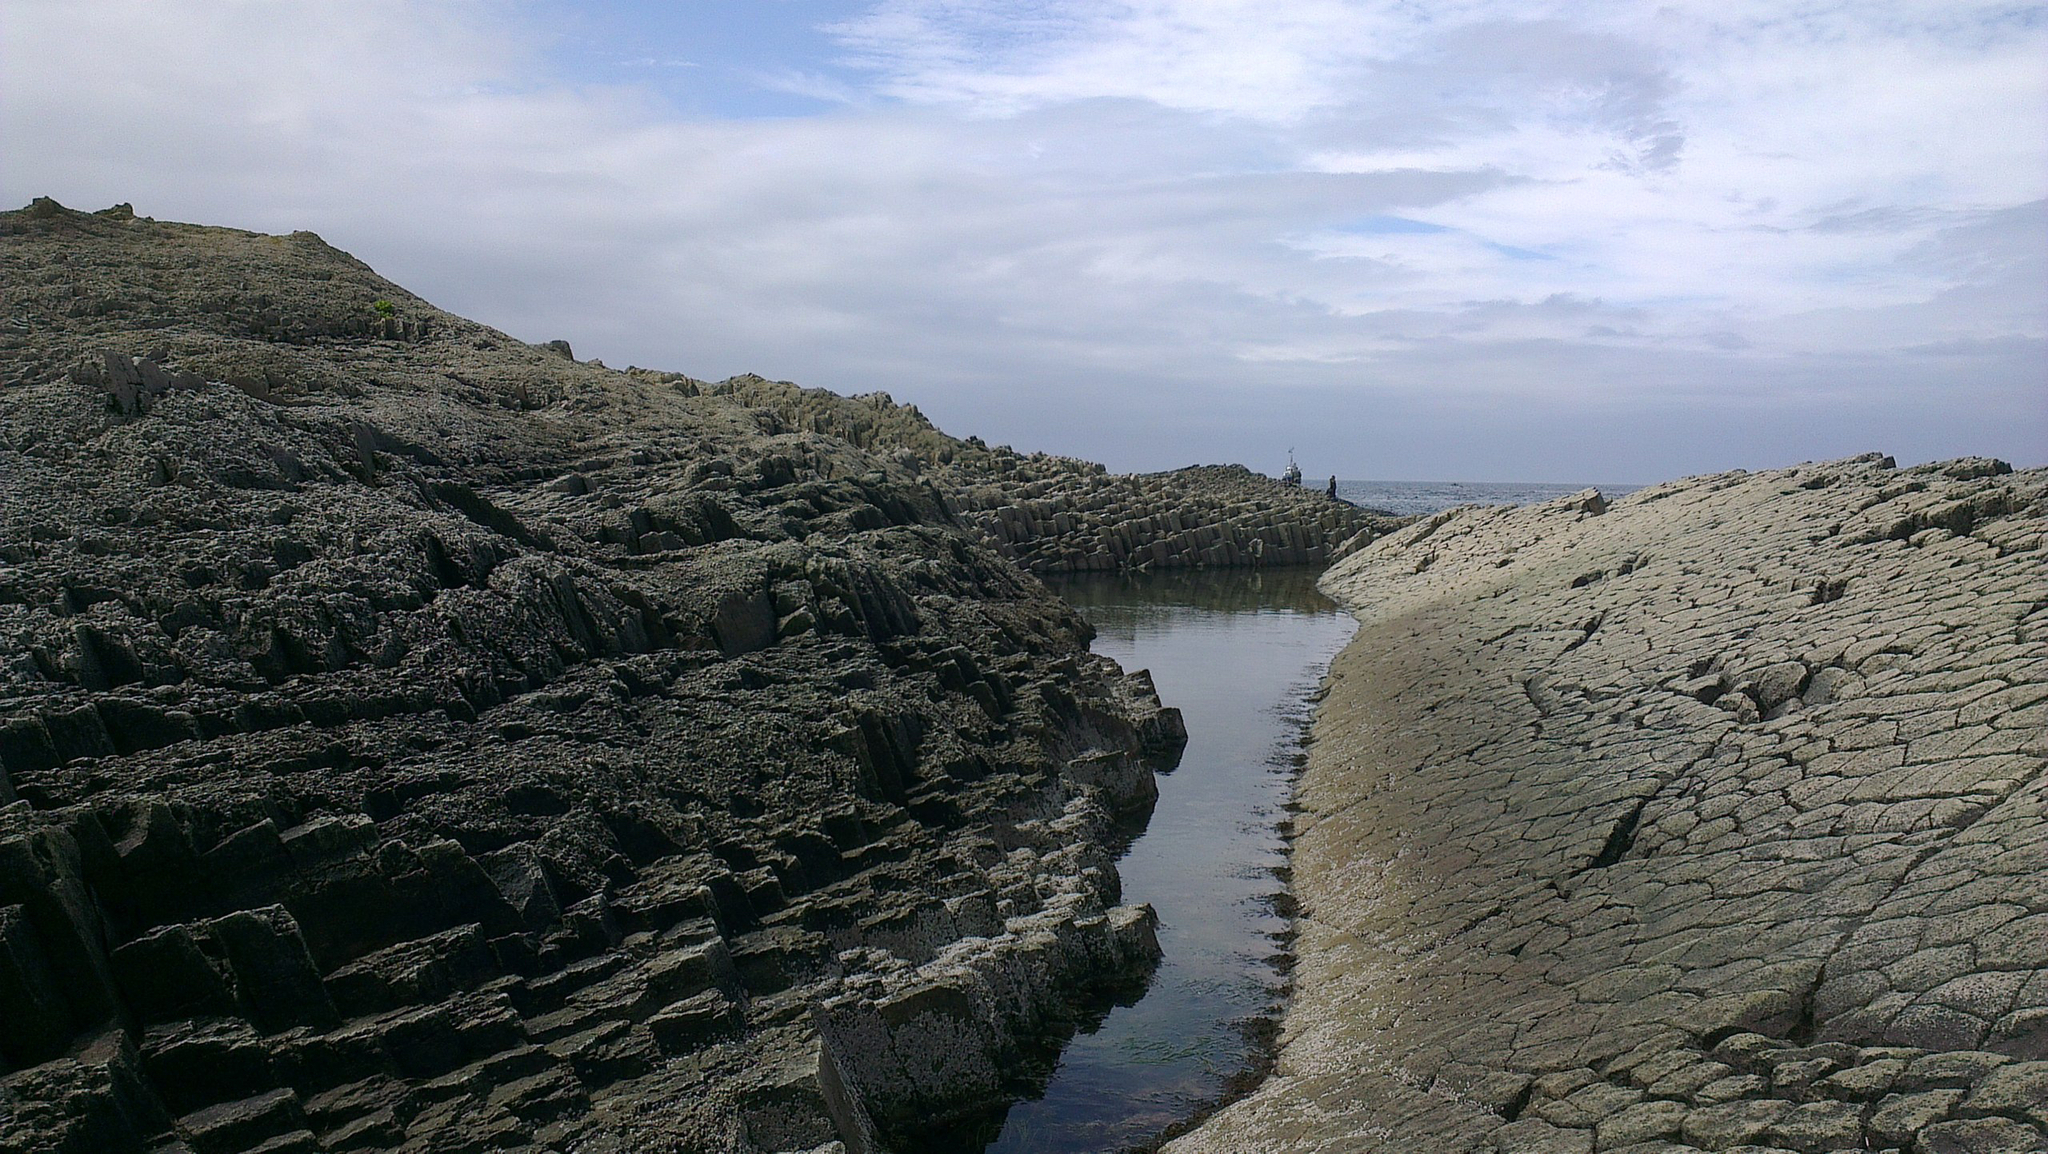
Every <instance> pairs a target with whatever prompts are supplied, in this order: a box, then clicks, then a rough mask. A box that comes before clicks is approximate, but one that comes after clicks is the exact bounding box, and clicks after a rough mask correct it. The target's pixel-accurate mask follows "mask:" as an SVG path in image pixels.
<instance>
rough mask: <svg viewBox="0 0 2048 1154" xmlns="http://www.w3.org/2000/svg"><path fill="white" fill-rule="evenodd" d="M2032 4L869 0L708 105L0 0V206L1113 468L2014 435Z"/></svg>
mask: <svg viewBox="0 0 2048 1154" xmlns="http://www.w3.org/2000/svg"><path fill="white" fill-rule="evenodd" d="M2028 11H2030V9H2026V8H2021V7H2010V6H1998V5H1989V4H1964V3H1950V2H1944V3H1906V2H1898V3H1889V4H1886V3H1866V4H1859V5H1856V6H1849V7H1843V6H1839V5H1834V4H1811V5H1788V4H1785V3H1782V2H1765V0H1733V2H1729V0H1723V2H1720V3H1714V4H1707V3H1704V2H1698V3H1693V2H1686V3H1674V4H1664V5H1661V6H1657V7H1651V6H1621V7H1612V8H1601V9H1599V10H1598V11H1597V12H1595V13H1592V14H1590V15H1589V14H1588V13H1587V12H1585V11H1584V10H1583V6H1579V5H1565V4H1561V3H1558V4H1545V3H1528V4H1509V3H1505V2H1503V0H1470V2H1463V3H1460V2H1445V3H1437V4H1431V5H1428V6H1426V7H1421V6H1416V5H1412V4H1405V3H1386V4H1353V3H1340V2H1338V0H1298V2H1295V3H1288V4H1279V5H1275V4H1272V3H1266V4H1262V5H1252V4H1248V3H1237V2H1232V0H1202V2H1192V0H1189V2H1180V3H1166V2H1164V0H1146V2H1142V3H1140V2H1133V3H1123V4H1100V3H1088V4H1080V3H1059V2H1037V3H1024V2H1022V0H947V2H945V3H938V2H936V0H933V2H914V0H894V2H891V3H885V4H881V5H879V6H877V7H876V8H875V9H874V10H873V11H872V12H871V13H870V14H868V15H867V16H864V17H862V18H859V19H857V20H854V21H850V22H848V23H847V24H845V25H844V26H842V27H841V28H840V30H839V34H840V37H841V41H842V44H843V46H844V48H845V51H846V52H847V53H848V54H850V56H851V57H852V58H853V59H854V60H855V61H856V62H857V65H858V67H856V68H855V69H854V70H853V71H852V72H851V73H849V72H848V71H847V70H846V69H845V67H843V62H839V63H835V62H833V61H816V60H812V61H807V60H791V61H789V62H788V67H787V68H786V69H783V70H778V71H775V72H773V73H772V74H764V75H761V76H758V77H757V78H756V80H757V83H759V84H761V85H762V86H763V87H767V88H773V89H777V90H780V91H789V92H803V93H806V94H808V95H811V96H814V97H817V98H819V99H824V100H830V101H833V102H835V103H836V104H837V106H838V107H837V110H836V111H831V112H828V113H823V114H819V115H815V116H809V117H794V118H784V119H726V120H718V119H702V118H699V119H684V118H680V117H678V116H677V115H675V114H674V113H673V112H671V111H670V110H669V108H668V106H667V105H665V104H664V103H663V102H662V101H660V100H659V99H657V98H656V97H655V96H654V95H653V94H652V93H651V92H647V91H643V90H641V89H638V88H635V87H632V86H630V85H616V86H609V87H605V86H590V85H587V84H586V85H572V84H569V83H567V82H565V81H563V80H561V79H558V78H554V77H551V76H550V74H549V73H548V71H547V69H548V67H549V65H548V63H547V61H548V58H547V56H546V52H545V50H546V47H547V44H548V37H547V36H546V35H545V33H544V31H543V30H542V29H540V28H538V27H536V26H533V25H530V24H527V23H524V22H523V21H524V20H525V14H526V10H525V9H523V8H520V7H516V6H514V5H512V4H510V3H499V4H485V5H476V4H461V3H454V2H452V0H449V2H442V0H407V2H405V3H393V4H387V5H377V6H371V7H369V8H364V7H362V6H360V5H354V4H342V3H303V4H294V5H291V6H289V7H285V6H278V5H269V4H256V3H209V4H198V3H169V2H164V0H157V2H142V0H128V2H125V3H123V2H115V0H109V2H105V3H98V4H94V5H89V6H87V5H76V4H69V3H49V2H43V0H18V2H17V3H15V4H14V5H12V6H11V11H10V16H9V20H8V26H7V31H6V36H5V40H4V44H0V53H4V72H0V139H4V140H5V141H6V143H5V145H4V147H5V148H6V150H7V162H6V164H5V165H4V166H0V191H4V192H5V193H6V195H7V196H8V198H9V199H11V200H13V201H15V202H25V201H26V200H27V199H28V198H29V197H30V196H33V195H42V194H51V195H56V196H57V197H58V198H59V199H62V200H66V201H67V202H77V203H79V204H82V205H83V206H85V207H97V206H99V205H101V204H104V203H109V202H112V201H115V200H132V201H134V202H135V203H136V205H137V208H138V209H139V210H140V211H144V212H147V213H151V214H154V215H158V216H163V217H170V218H180V219H196V220H203V221H208V222H214V223H224V224H233V225H237V226H241V227H255V228H266V229H273V230H284V229H292V228H305V227H310V228H314V229H316V230H318V231H320V232H322V233H323V234H324V235H326V236H327V237H328V239H329V240H331V241H334V242H335V243H337V244H341V245H342V246H343V247H347V248H350V249H351V250H353V251H355V252H356V253H357V255H359V256H362V257H364V258H365V259H367V260H369V261H371V263H373V264H374V265H376V266H377V267H378V268H379V269H380V270H381V271H384V272H385V273H386V274H387V275H390V276H392V277H393V278H394V279H398V280H400V281H403V282H405V283H407V284H408V285H409V286H410V287H413V288H415V289H416V290H419V291H421V292H423V293H425V294H426V295H428V296H430V297H432V298H434V299H435V300H436V301H437V302H438V303H441V304H443V305H445V306H447V307H451V308H455V309H457V310H458V311H463V312H465V313H468V314H470V315H474V316H477V317H479V318H480V319H484V320H487V321H490V322H492V323H495V324H498V325H500V326H502V327H505V328H507V329H509V330H511V331H513V332H515V333H517V334H518V335H521V336H524V337H527V338H530V339H544V338H548V337H554V336H566V337H568V338H570V339H571V340H572V341H574V343H575V344H576V345H577V347H578V349H579V351H582V352H585V353H590V354H596V355H600V356H603V357H605V358H606V359H607V360H608V361H610V362H612V363H623V362H626V361H638V362H640V363H648V364H659V365H663V366H665V367H674V368H680V369H684V370H687V371H691V372H694V373H697V374H699V375H723V374H725V373H728V372H734V371H739V370H742V369H756V370H759V371H763V372H767V373H770V374H773V375H783V376H791V377H795V378H797V379H800V380H803V381H805V382H806V383H815V384H823V385H827V386H831V387H837V388H842V389H846V390H859V389H867V388H874V387H888V388H891V389H893V390H894V391H895V392H897V393H898V394H899V395H902V396H906V397H908V398H910V399H915V400H917V401H918V402H919V403H920V404H921V405H923V406H924V407H925V408H926V409H927V411H930V412H933V413H934V414H936V415H938V416H940V417H941V418H942V419H943V420H945V421H947V422H948V423H949V424H951V425H953V426H955V427H956V428H957V431H960V432H962V433H965V432H981V433H983V434H984V435H989V436H991V437H992V439H996V440H1017V441H1019V442H1020V443H1028V444H1030V445H1031V446H1032V447H1045V448H1052V449H1056V450H1061V451H1075V452H1084V453H1090V454H1094V455H1097V456H1101V457H1106V458H1108V459H1110V460H1111V461H1112V463H1115V464H1119V465H1124V466H1145V467H1163V466H1166V465H1170V464H1174V463H1179V462H1181V461H1183V460H1186V459H1192V458H1196V457H1205V458H1212V457H1224V456H1251V457H1254V458H1255V463H1264V462H1265V459H1266V458H1267V457H1270V456H1271V455H1272V454H1273V453H1274V452H1275V451H1276V446H1277V447H1279V448H1284V447H1285V445H1286V444H1288V443H1299V442H1301V441H1304V440H1306V439H1307V437H1306V436H1304V434H1303V432H1302V430H1303V429H1311V430H1314V433H1313V435H1316V436H1321V437H1324V438H1326V444H1325V445H1324V447H1323V449H1322V451H1323V452H1326V453H1328V454H1332V455H1336V454H1343V453H1356V454H1357V456H1355V457H1351V456H1337V457H1334V459H1333V466H1334V467H1337V468H1338V471H1342V472H1346V473H1347V474H1349V473H1360V474H1363V473H1372V472H1378V473H1381V474H1387V473H1400V472H1406V473H1409V474H1411V475H1416V474H1427V473H1437V474H1439V475H1441V474H1444V473H1463V474H1465V475H1468V476H1501V475H1504V474H1509V473H1513V472H1516V471H1520V472H1524V473H1528V474H1532V475H1533V474H1541V475H1544V476H1554V477H1572V476H1577V477H1580V478H1584V477H1586V476H1587V475H1588V471H1589V470H1590V471H1592V472H1594V473H1600V472H1606V473H1607V474H1608V475H1607V477H1606V478H1604V479H1617V478H1620V477H1624V476H1625V475H1626V474H1627V473H1628V472H1630V471H1633V472H1634V474H1635V475H1637V476H1641V477H1650V476H1655V475H1661V474H1662V473H1664V472H1666V471H1670V469H1674V468H1678V467H1685V468H1693V467H1720V466H1726V465H1733V464H1767V463H1770V461H1771V460H1772V459H1774V458H1770V457H1761V458H1760V457H1759V456H1758V454H1760V453H1764V452H1774V453H1783V452H1794V453H1797V454H1798V455H1801V456H1817V455H1823V454H1824V453H1826V452H1830V451H1834V450H1835V449H1840V450H1841V451H1845V452H1846V451H1858V450H1860V449H1861V448H1864V447H1869V446H1870V445H1872V444H1873V442H1871V441H1867V440H1865V441H1857V440H1851V441H1847V442H1846V443H1838V442H1839V441H1840V440H1841V438H1845V437H1849V436H1851V435H1852V434H1853V435H1855V436H1866V435H1875V434H1887V436H1886V437H1885V438H1883V440H1884V442H1885V443H1884V446H1883V447H1886V448H1887V449H1889V450H1890V451H1895V452H1899V453H1900V454H1901V455H1902V456H1907V457H1911V456H1914V455H1916V454H1925V455H1935V454H1941V453H1952V452H1962V451H1966V450H1979V451H1993V452H2004V453H2006V454H2008V455H2014V456H2019V457H2022V458H2027V457H2029V456H2030V455H2031V457H2032V458H2035V459H2038V458H2039V457H2040V456H2041V455H2042V453H2041V450H2040V446H2041V445H2042V444H2043V443H2048V427H2044V422H2048V417H2044V415H2043V414H2042V413H2041V411H2040V410H2041V405H2040V404H2039V402H2038V398H2039V397H2040V396H2042V395H2043V393H2044V391H2048V389H2044V386H2048V381H2044V380H2043V373H2042V369H2041V365H2042V363H2043V362H2042V359H2041V356H2040V350H2041V348H2042V342H2043V341H2044V340H2048V290H2044V289H2043V287H2042V286H2043V284H2048V277H2044V276H2042V275H2040V274H2041V273H2042V272H2043V271H2044V270H2043V269H2042V268H2041V264H2042V259H2041V256H2042V254H2043V253H2044V251H2048V244H2044V243H2043V238H2042V237H2041V230H2042V228H2043V222H2044V220H2048V212H2044V209H2043V200H2044V198H2048V143H2044V142H2048V131H2044V129H2048V84H2044V72H2048V69H2044V66H2043V65H2042V64H2041V61H2042V60H2044V59H2048V51H2044V50H2048V31H2044V29H2043V27H2041V23H2042V22H2040V21H2038V20H2031V21H2030V20H2029V19H2027V18H2025V17H2026V13H2027V12H2028ZM618 55H620V56H622V57H624V56H635V57H636V58H637V55H638V54H637V53H628V52H621V53H619V54H618ZM644 71H645V70H644V69H643V70H636V71H629V72H628V73H626V74H625V75H627V76H629V77H631V76H633V75H635V74H636V72H644ZM849 77H851V79H850V80H849ZM2030 396H2031V397H2033V398H2035V403H2034V405H2033V406H2032V409H2031V412H2029V411H2027V405H2026V399H2027V398H2028V397H2030ZM1935 397H1939V398H1941V403H1939V404H1937V403H1934V402H1933V401H1931V400H1930V398H1935ZM2015 406H2017V407H2018V408H2019V409H2020V410H2021V411H2019V412H2018V413H2017V415H2014V414H2013V413H2012V412H2010V410H2013V409H2014V408H2015ZM2001 410H2004V411H2001ZM1566 412H1573V413H1576V414H1577V415H1578V416H1579V417H1581V418H1583V419H1586V420H1590V421H1594V422H1595V423H1597V424H1599V426H1600V427H1601V428H1605V429H1607V430H1609V431H1610V434H1611V435H1607V436H1605V437H1604V438H1602V437H1593V438H1591V439H1589V436H1590V435H1582V434H1581V433H1578V432H1574V431H1573V430H1572V428H1571V427H1570V424H1569V421H1568V420H1567V419H1566V417H1565V416H1563V415H1562V414H1564V413H1566ZM1786 413H1805V414H1808V416H1807V417H1806V418H1802V420H1810V421H1811V422H1813V424H1812V425H1811V426H1810V427H1809V428H1807V430H1806V432H1805V434H1804V435H1805V436H1807V438H1808V439H1807V440H1806V441H1804V442H1802V441H1799V440H1798V439H1797V438H1796V437H1794V436H1792V434H1790V433H1785V434H1782V435H1779V434H1776V433H1774V434H1773V435H1772V436H1769V437H1764V436H1762V435H1760V434H1759V433H1758V432H1757V427H1758V426H1757V421H1758V420H1759V419H1761V417H1760V416H1759V415H1760V414H1763V415H1770V414H1777V415H1779V416H1782V415H1783V414H1786ZM1516 414H1520V416H1519V417H1517V416H1516ZM1774 419H1775V418H1774ZM1546 422H1547V423H1546ZM1623 428H1627V429H1630V430H1634V431H1632V432H1631V433H1629V434H1628V435H1626V436H1623V435H1621V434H1620V433H1619V432H1616V430H1620V429H1623ZM1139 429H1143V430H1144V432H1143V434H1142V435H1140V434H1139V433H1138V432H1137V430H1139ZM1397 429H1399V430H1402V431H1400V432H1399V433H1398V435H1397V434H1396V432H1395V430H1397ZM1534 429H1549V430H1550V433H1551V439H1550V440H1548V441H1545V440H1543V439H1541V438H1532V437H1531V436H1530V430H1534ZM1643 430H1649V431H1650V432H1649V433H1648V434H1647V435H1648V436H1649V439H1648V440H1647V441H1645V440H1644V439H1643V436H1644V435H1645V434H1643V433H1642V431H1643ZM1659 430H1661V431H1659ZM1659 437H1662V438H1664V440H1661V441H1660V440H1658V439H1657V438H1659ZM1802 445H1804V446H1806V447H1804V448H1802V447H1800V446H1802ZM1346 446H1350V448H1347V447H1346ZM1587 452H1601V453H1605V454H1606V457H1605V458H1602V459H1600V460H1584V459H1581V458H1580V457H1579V456H1578V454H1583V453H1587ZM1369 454H1397V455H1394V456H1384V455H1374V456H1369ZM1687 454H1690V455H1687ZM1353 460H1357V461H1359V462H1361V463H1359V464H1356V465H1354V464H1351V463H1349V462H1351V461H1353ZM1371 461H1379V462H1381V463H1380V464H1378V465H1373V464H1371V463H1370V462H1371ZM1432 462H1440V463H1441V467H1440V468H1429V467H1426V466H1428V465H1429V464H1430V463H1432ZM1679 462H1683V464H1682V465H1680V464H1679ZM1667 466H1668V467H1667ZM1594 479H1602V478H1600V477H1595V478H1594Z"/></svg>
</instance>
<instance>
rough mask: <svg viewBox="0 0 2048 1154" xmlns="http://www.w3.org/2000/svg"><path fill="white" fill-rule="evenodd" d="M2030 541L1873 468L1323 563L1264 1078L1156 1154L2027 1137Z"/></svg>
mask: <svg viewBox="0 0 2048 1154" xmlns="http://www.w3.org/2000/svg"><path fill="white" fill-rule="evenodd" d="M2044 539H2048V470H2042V469H2030V470H2024V471H2018V472H2015V471H2013V470H2012V469H2011V468H2010V467H2009V466H2007V465H2006V464H2005V463H2003V462H1999V461H1993V460H1988V459H1983V458H1967V459H1963V460H1958V461H1951V462H1943V463H1938V464H1932V465H1925V466H1920V467H1916V468H1910V469H1898V468H1895V467H1894V465H1893V462H1892V461H1891V460H1890V459H1889V458H1883V457H1879V456H1876V455H1874V454H1873V455H1869V456H1865V457H1860V458H1853V459H1849V460H1843V461H1832V462H1824V463H1817V464H1808V465H1802V466H1799V467H1797V468H1793V469H1784V470H1775V471H1770V472H1761V473H1754V474H1752V473H1741V472H1737V473H1729V474H1723V475H1718V476H1708V477H1697V478H1692V479H1688V480H1683V481H1675V482H1671V483H1668V484H1663V485H1658V486H1654V487H1652V488H1649V489H1645V490H1641V491H1638V492H1636V493H1633V494H1630V495H1628V496H1626V497H1624V498H1621V499H1619V500H1616V501H1612V502H1609V501H1607V500H1606V499H1605V498H1603V497H1602V496H1601V495H1600V494H1599V493H1597V492H1594V491H1587V492H1585V493H1581V494H1577V495H1575V496H1573V497H1569V498H1565V499H1562V500H1557V501H1552V502H1550V503H1548V504H1544V505H1539V506H1534V507H1529V508H1521V509H1515V508H1467V509H1460V510H1454V511H1451V512H1448V513H1445V514H1441V515H1438V516H1435V517H1432V518H1429V519H1427V520H1425V521H1422V522H1419V523H1417V524H1415V525H1413V526H1410V527H1408V528H1406V529H1403V530H1401V531H1398V532H1395V533H1393V534H1391V535H1389V536H1387V537H1385V538H1383V539H1382V540H1380V541H1378V542H1376V543H1374V544H1372V545H1370V546H1368V547H1367V548H1365V549H1363V550H1362V551H1360V552H1359V553H1358V554H1356V555H1355V556H1353V557H1351V558H1349V559H1348V560H1346V561H1343V562H1341V563H1340V564H1338V565H1337V566H1335V567H1334V568H1332V569H1331V570H1330V571H1329V572H1328V573H1327V574H1326V575H1325V576H1324V578H1323V587H1324V589H1325V590H1326V591H1327V592H1330V593H1331V594H1333V595H1334V596H1336V597H1338V598H1339V599H1340V600H1342V601H1343V602H1345V603H1346V604H1347V605H1348V606H1350V607H1351V608H1352V609H1353V611H1354V612H1355V613H1356V614H1357V616H1358V617H1359V619H1360V621H1361V627H1360V630H1359V633H1358V635H1357V639H1356V640H1355V641H1354V642H1353V644H1352V645H1351V646H1350V647H1349V648H1348V649H1347V650H1346V651H1345V652H1344V653H1343V654H1342V655H1340V657H1339V658H1338V660H1337V662H1336V663H1335V665H1334V666H1333V669H1332V673H1331V682H1330V685H1329V693H1328V696H1327V697H1326V699H1325V700H1324V702H1323V704H1322V705H1321V707H1320V713H1319V717H1318V720H1317V723H1316V729H1315V737H1316V742H1315V744H1314V746H1313V747H1312V750H1311V754H1310V758H1309V764H1308V767H1307V769H1306V770H1305V773H1304V776H1303V777H1302V779H1301V782H1300V785H1299V787H1298V798H1297V800H1298V803H1299V805H1300V806H1301V809H1302V813H1301V815H1300V817H1299V819H1298V823H1297V834H1296V840H1295V863H1294V884H1295V896H1296V899H1297V900H1298V902H1299V903H1300V908H1301V914H1300V918H1299V922H1298V929H1299V934H1300V936H1299V939H1298V944H1297V949H1298V954H1299V957H1298V962H1297V969H1296V984H1295V988H1296V994H1295V998H1294V1002H1293V1004H1292V1006H1291V1007H1290V1009H1289V1011H1288V1014H1287V1018H1286V1020H1285V1023H1284V1026H1283V1038H1282V1045H1281V1050H1280V1054H1279V1058H1278V1062H1277V1067H1276V1071H1275V1073H1274V1075H1273V1076H1272V1077H1271V1078H1270V1079H1269V1080H1268V1081H1267V1082H1266V1083H1265V1084H1264V1085H1263V1086H1262V1087H1261V1088H1260V1089H1259V1090H1258V1091H1257V1092H1256V1093H1254V1094H1253V1095H1252V1096H1251V1097H1249V1098H1247V1099H1245V1100H1244V1101H1241V1102H1239V1103H1237V1104H1236V1105H1234V1106H1232V1107H1230V1108H1228V1109H1226V1110H1225V1111H1223V1112H1222V1113H1221V1114H1219V1115H1217V1116H1216V1117H1215V1118H1213V1119H1212V1120H1211V1121H1210V1122H1209V1123H1208V1124H1207V1125H1205V1126H1204V1127H1203V1128H1202V1129H1200V1130H1198V1131H1197V1132H1195V1133H1194V1134H1193V1135H1191V1136H1189V1137H1187V1138H1184V1139H1182V1140H1180V1141H1178V1142H1176V1143H1174V1144H1172V1145H1171V1146H1169V1147H1168V1149H1169V1150H1171V1151H1173V1152H1175V1154H1196V1152H1205V1151H1231V1152H1234V1154H1238V1152H1245V1151H1327V1152H1331V1154H1335V1152H1337V1151H1344V1152H1360V1151H1446V1152H1448V1151H1460V1152H1462V1151H1493V1152H1499V1154H1523V1152H1527V1154H1536V1152H1546V1154H1547V1152H1589V1151H1596V1150H1597V1151H1627V1152H1629V1154H1695V1152H1697V1151H1735V1150H1739V1151H1743V1152H1745V1154H1763V1152H1767V1151H1768V1152H1781V1151H1797V1152H1802V1154H1822V1152H1829V1151H1848V1150H1891V1151H1899V1152H1905V1151H1913V1152H1916V1154H1933V1152H1937V1151H1940V1152H1948V1151H1956V1152H1964V1151H1968V1152H1991V1151H1999V1152H2010V1154H2019V1152H2022V1151H2040V1150H2044V1149H2048V869H2044V863H2048V775H2044V773H2043V769H2044V766H2048V594H2044V591H2048V554H2044V552H2043V544H2044Z"/></svg>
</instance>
